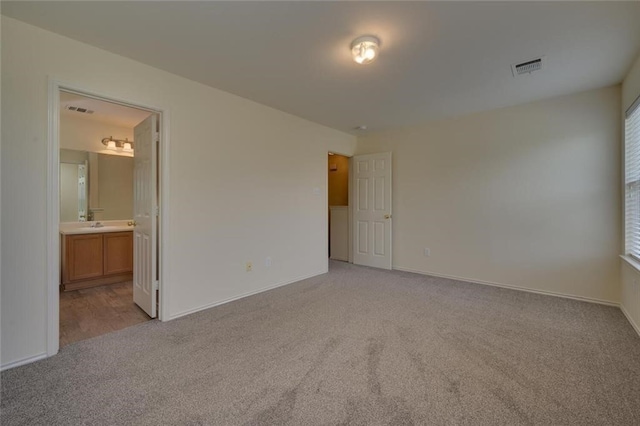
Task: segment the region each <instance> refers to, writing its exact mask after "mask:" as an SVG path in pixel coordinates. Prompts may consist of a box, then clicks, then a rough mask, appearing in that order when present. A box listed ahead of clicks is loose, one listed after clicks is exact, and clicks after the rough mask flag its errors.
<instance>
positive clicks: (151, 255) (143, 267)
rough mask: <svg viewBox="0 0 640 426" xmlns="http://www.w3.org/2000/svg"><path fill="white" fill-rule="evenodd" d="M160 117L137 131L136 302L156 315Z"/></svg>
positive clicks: (134, 202) (149, 121)
mask: <svg viewBox="0 0 640 426" xmlns="http://www.w3.org/2000/svg"><path fill="white" fill-rule="evenodd" d="M156 121H157V117H156V115H155V114H152V115H151V116H149V117H148V118H147V119H145V120H144V121H143V122H142V123H140V124H138V125H137V126H136V127H135V129H134V131H133V137H134V138H133V140H134V150H135V151H134V156H133V163H134V173H133V181H134V182H133V219H134V221H135V227H134V228H133V301H134V302H135V303H136V305H138V306H140V308H142V310H144V311H145V312H146V313H147V314H148V315H149V316H150V317H151V318H155V317H156V289H157V281H156V277H155V274H156V259H157V257H156V220H157V216H156V213H157V208H156V206H157V205H158V204H157V193H156V179H155V176H156V173H157V171H156V164H157V161H156V159H157V155H158V153H157V145H156V140H157V132H156Z"/></svg>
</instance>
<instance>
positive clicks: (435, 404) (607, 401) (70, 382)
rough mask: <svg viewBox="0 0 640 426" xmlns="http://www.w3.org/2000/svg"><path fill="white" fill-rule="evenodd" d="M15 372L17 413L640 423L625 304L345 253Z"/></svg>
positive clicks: (62, 417)
mask: <svg viewBox="0 0 640 426" xmlns="http://www.w3.org/2000/svg"><path fill="white" fill-rule="evenodd" d="M212 285H213V283H212ZM1 379H2V403H1V408H2V413H1V417H0V421H1V423H2V425H17V424H25V425H27V424H28V425H34V424H41V425H76V424H92V425H107V424H109V425H111V424H140V425H157V424H180V425H183V424H184V425H201V424H211V425H231V424H256V425H258V424H272V425H284V424H292V425H307V424H354V425H360V424H362V425H364V424H392V425H402V424H430V425H441V424H468V425H484V424H492V425H493V424H504V425H517V424H545V425H561V424H575V425H587V424H597V425H605V424H617V425H638V424H640V337H638V335H637V334H636V333H635V331H634V330H633V329H632V328H631V326H630V325H629V324H628V323H627V321H626V319H625V318H624V316H623V315H622V313H621V312H620V310H618V309H617V308H613V307H606V306H600V305H594V304H589V303H582V302H577V301H572V300H566V299H560V298H554V297H547V296H541V295H535V294H530V293H523V292H517V291H512V290H506V289H500V288H492V287H487V286H482V285H477V284H468V283H462V282H457V281H452V280H445V279H439V278H433V277H426V276H420V275H414V274H409V273H403V272H390V271H379V270H373V269H369V268H363V267H358V266H353V265H349V264H345V263H332V264H331V271H330V272H329V273H328V274H325V275H322V276H319V277H315V278H312V279H308V280H305V281H302V282H299V283H296V284H292V285H289V286H286V287H281V288H279V289H276V290H272V291H269V292H266V293H262V294H259V295H256V296H252V297H249V298H245V299H242V300H239V301H236V302H233V303H229V304H226V305H223V306H220V307H217V308H213V309H209V310H207V311H204V312H201V313H198V314H194V315H190V316H188V317H185V318H182V319H178V320H174V321H171V322H167V323H161V322H158V321H153V322H148V323H145V324H141V325H138V326H135V327H131V328H128V329H125V330H121V331H118V332H114V333H111V334H108V335H104V336H100V337H96V338H94V339H91V340H86V341H83V342H79V343H74V344H71V345H69V346H67V347H65V348H63V349H62V350H61V351H60V354H58V355H57V356H55V357H53V358H50V359H47V360H44V361H41V362H37V363H35V364H31V365H27V366H24V367H19V368H15V369H12V370H8V371H5V372H3V373H2V376H1Z"/></svg>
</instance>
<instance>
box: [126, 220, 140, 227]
mask: <svg viewBox="0 0 640 426" xmlns="http://www.w3.org/2000/svg"><path fill="white" fill-rule="evenodd" d="M137 224H138V222H136V221H135V220H134V221H132V222H127V225H129V226H136V225H137Z"/></svg>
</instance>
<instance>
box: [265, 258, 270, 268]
mask: <svg viewBox="0 0 640 426" xmlns="http://www.w3.org/2000/svg"><path fill="white" fill-rule="evenodd" d="M264 266H266V267H267V268H268V267H270V266H271V257H267V258H266V259H265V260H264Z"/></svg>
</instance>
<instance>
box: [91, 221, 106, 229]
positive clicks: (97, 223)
mask: <svg viewBox="0 0 640 426" xmlns="http://www.w3.org/2000/svg"><path fill="white" fill-rule="evenodd" d="M103 226H104V225H103V224H101V223H100V222H94V223H93V224H92V225H91V227H92V228H102V227H103Z"/></svg>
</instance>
